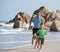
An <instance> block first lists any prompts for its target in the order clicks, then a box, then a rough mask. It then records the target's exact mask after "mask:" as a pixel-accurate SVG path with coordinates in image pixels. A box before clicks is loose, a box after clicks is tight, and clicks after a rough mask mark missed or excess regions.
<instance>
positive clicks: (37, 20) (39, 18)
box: [29, 11, 44, 46]
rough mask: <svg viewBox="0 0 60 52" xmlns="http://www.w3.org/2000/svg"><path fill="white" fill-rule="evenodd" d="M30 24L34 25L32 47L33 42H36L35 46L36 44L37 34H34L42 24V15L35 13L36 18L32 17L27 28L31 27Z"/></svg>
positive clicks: (38, 12)
mask: <svg viewBox="0 0 60 52" xmlns="http://www.w3.org/2000/svg"><path fill="white" fill-rule="evenodd" d="M31 22H33V23H34V27H33V37H32V45H33V42H34V40H36V44H37V34H36V33H37V31H38V30H39V28H40V24H41V23H44V18H43V17H42V13H41V12H40V11H37V13H36V16H32V18H31V21H30V25H29V27H31ZM36 44H35V46H36Z"/></svg>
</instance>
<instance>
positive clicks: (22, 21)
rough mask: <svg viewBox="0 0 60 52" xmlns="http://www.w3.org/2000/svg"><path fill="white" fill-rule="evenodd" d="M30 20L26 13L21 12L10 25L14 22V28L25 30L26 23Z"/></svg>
mask: <svg viewBox="0 0 60 52" xmlns="http://www.w3.org/2000/svg"><path fill="white" fill-rule="evenodd" d="M30 18H31V17H30V16H29V15H27V14H26V13H25V12H19V13H18V14H17V15H16V16H15V18H13V19H12V20H10V21H9V23H10V22H14V26H13V28H25V27H26V23H28V22H30Z"/></svg>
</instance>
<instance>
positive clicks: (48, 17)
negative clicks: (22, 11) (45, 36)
mask: <svg viewBox="0 0 60 52" xmlns="http://www.w3.org/2000/svg"><path fill="white" fill-rule="evenodd" d="M37 11H40V12H41V13H42V17H44V19H45V26H46V27H48V28H49V29H50V31H59V30H60V26H59V27H58V26H57V24H59V23H58V22H60V14H59V13H60V10H58V11H57V12H52V11H51V10H50V9H49V8H48V7H45V6H42V7H40V8H39V9H37V10H35V11H34V12H33V14H35V15H36V14H37ZM56 21H58V22H57V24H56Z"/></svg>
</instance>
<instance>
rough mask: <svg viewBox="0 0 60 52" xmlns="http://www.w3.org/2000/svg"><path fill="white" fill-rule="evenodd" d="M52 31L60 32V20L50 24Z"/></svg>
mask: <svg viewBox="0 0 60 52" xmlns="http://www.w3.org/2000/svg"><path fill="white" fill-rule="evenodd" d="M50 31H55V32H59V31H60V22H59V21H56V20H55V21H54V22H53V23H52V25H51V26H50Z"/></svg>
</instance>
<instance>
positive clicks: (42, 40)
mask: <svg viewBox="0 0 60 52" xmlns="http://www.w3.org/2000/svg"><path fill="white" fill-rule="evenodd" d="M43 44H44V39H41V45H40V49H41V48H42V46H43Z"/></svg>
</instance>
